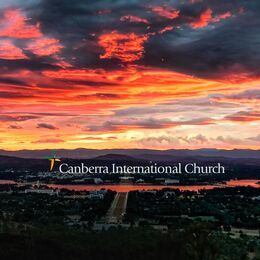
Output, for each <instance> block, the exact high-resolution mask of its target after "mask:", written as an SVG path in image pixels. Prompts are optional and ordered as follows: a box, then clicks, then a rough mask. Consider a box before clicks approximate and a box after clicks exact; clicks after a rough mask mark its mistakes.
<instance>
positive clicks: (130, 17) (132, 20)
mask: <svg viewBox="0 0 260 260" xmlns="http://www.w3.org/2000/svg"><path fill="white" fill-rule="evenodd" d="M120 21H123V22H130V23H144V24H149V21H148V20H147V19H144V18H141V17H138V16H134V15H125V16H122V17H121V18H120Z"/></svg>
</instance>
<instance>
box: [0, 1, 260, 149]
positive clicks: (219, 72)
mask: <svg viewBox="0 0 260 260" xmlns="http://www.w3.org/2000/svg"><path fill="white" fill-rule="evenodd" d="M54 2H55V1H50V0H41V1H40V0H32V1H30V4H29V5H25V4H23V3H22V2H21V1H19V0H14V1H12V4H10V5H7V4H1V3H0V21H1V23H0V70H1V76H0V87H1V90H0V149H6V150H21V149H53V148H66V149H75V148H92V149H115V148H126V149H127V148H150V149H161V150H164V149H199V148H209V147H211V148H219V149H259V147H260V124H259V120H260V103H259V99H260V88H259V85H260V76H259V75H260V73H259V68H258V64H259V61H260V53H258V52H259V51H258V50H260V48H258V47H260V46H259V43H258V41H257V35H258V37H260V34H257V33H259V31H258V30H259V29H258V28H259V27H258V24H257V22H258V20H259V18H258V20H257V12H256V16H254V12H253V10H254V9H256V8H257V7H258V6H257V7H256V6H254V5H253V4H245V3H244V2H243V1H241V3H238V4H234V5H232V4H230V5H224V4H223V5H222V4H218V5H216V4H213V3H211V1H180V2H181V3H176V1H168V2H167V4H166V3H163V2H162V1H156V0H155V1H150V2H149V4H147V3H146V1H143V4H140V3H139V4H138V2H136V1H133V2H132V5H131V8H130V7H129V6H128V5H127V2H126V1H123V0H121V1H120V8H119V6H118V5H119V4H116V3H113V1H107V2H104V3H103V5H102V7H101V5H100V3H99V4H98V3H96V4H95V3H86V4H85V5H82V3H81V2H82V1H80V0H77V1H75V3H73V6H74V7H75V10H74V9H73V8H72V9H71V10H70V5H69V4H68V3H67V2H66V3H64V5H61V6H60V7H59V8H60V9H59V10H58V12H57V9H56V8H57V6H56V5H55V4H54ZM76 7H78V9H77V8H76ZM259 8H260V7H259ZM250 17H251V20H252V22H251V23H252V28H248V21H249V18H250ZM254 19H255V20H254ZM78 24H80V27H79V26H78ZM236 24H239V25H240V29H237V28H236V30H235V29H233V28H235V26H236ZM246 30H248V31H246ZM245 32H246V33H247V35H244V34H245ZM243 33H244V34H243ZM241 37H243V39H242V40H241V41H240V42H238V40H237V39H240V38H241ZM254 37H256V39H255V38H254ZM250 44H251V45H250ZM249 45H250V48H249Z"/></svg>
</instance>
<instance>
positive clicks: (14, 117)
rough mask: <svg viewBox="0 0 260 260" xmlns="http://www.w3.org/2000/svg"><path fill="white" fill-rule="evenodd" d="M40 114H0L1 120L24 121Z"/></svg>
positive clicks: (35, 117)
mask: <svg viewBox="0 0 260 260" xmlns="http://www.w3.org/2000/svg"><path fill="white" fill-rule="evenodd" d="M37 118H39V117H38V116H7V115H0V122H22V121H27V120H31V119H37Z"/></svg>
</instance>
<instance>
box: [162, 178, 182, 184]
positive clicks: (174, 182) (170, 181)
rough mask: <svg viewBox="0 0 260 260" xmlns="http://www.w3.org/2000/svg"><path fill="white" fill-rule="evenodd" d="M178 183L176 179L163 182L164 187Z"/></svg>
mask: <svg viewBox="0 0 260 260" xmlns="http://www.w3.org/2000/svg"><path fill="white" fill-rule="evenodd" d="M179 183H180V181H179V180H176V179H165V180H164V185H174V184H179Z"/></svg>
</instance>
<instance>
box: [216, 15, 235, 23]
mask: <svg viewBox="0 0 260 260" xmlns="http://www.w3.org/2000/svg"><path fill="white" fill-rule="evenodd" d="M231 16H232V13H231V12H226V13H223V14H220V15H217V16H216V17H214V18H213V19H212V22H214V23H218V22H220V21H221V20H223V19H227V18H229V17H231Z"/></svg>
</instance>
